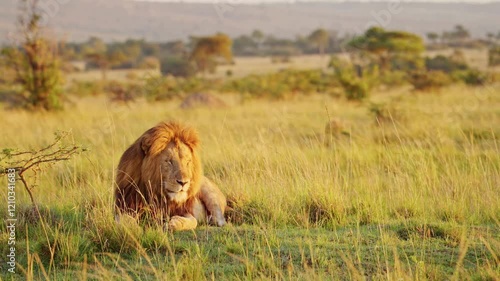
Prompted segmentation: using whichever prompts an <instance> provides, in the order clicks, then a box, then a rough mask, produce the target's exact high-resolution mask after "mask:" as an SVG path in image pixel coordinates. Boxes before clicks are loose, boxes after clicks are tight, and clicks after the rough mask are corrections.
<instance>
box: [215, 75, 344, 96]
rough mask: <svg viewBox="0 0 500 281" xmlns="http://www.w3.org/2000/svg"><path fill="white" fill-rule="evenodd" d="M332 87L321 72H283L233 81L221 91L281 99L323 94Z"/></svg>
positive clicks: (331, 82) (328, 77)
mask: <svg viewBox="0 0 500 281" xmlns="http://www.w3.org/2000/svg"><path fill="white" fill-rule="evenodd" d="M332 87H336V81H335V79H334V77H333V76H332V75H330V74H325V73H323V72H322V71H321V70H285V71H281V72H277V73H272V74H266V75H249V76H246V77H243V78H240V79H235V80H232V81H229V82H227V83H225V84H224V85H223V86H222V87H221V91H223V92H237V93H241V94H243V95H250V96H251V97H254V98H261V97H269V98H272V99H283V98H285V97H286V96H287V95H289V94H310V93H325V92H327V91H329V89H331V88H332Z"/></svg>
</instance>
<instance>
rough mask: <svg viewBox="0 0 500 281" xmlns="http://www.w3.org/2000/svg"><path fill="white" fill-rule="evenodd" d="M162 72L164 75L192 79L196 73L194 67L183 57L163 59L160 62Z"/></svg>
mask: <svg viewBox="0 0 500 281" xmlns="http://www.w3.org/2000/svg"><path fill="white" fill-rule="evenodd" d="M160 70H161V73H162V74H164V75H173V76H179V77H191V76H193V75H195V73H196V69H195V67H194V65H193V64H192V63H191V62H189V61H188V60H187V59H186V58H182V57H167V58H165V59H162V60H161V61H160Z"/></svg>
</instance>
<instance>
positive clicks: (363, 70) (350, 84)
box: [330, 58, 379, 101]
mask: <svg viewBox="0 0 500 281" xmlns="http://www.w3.org/2000/svg"><path fill="white" fill-rule="evenodd" d="M330 67H331V68H333V71H334V75H335V78H336V79H337V81H338V82H339V83H340V85H341V86H342V88H343V89H344V93H345V96H346V98H347V99H348V100H357V101H360V100H363V99H365V98H367V97H368V96H369V94H370V92H371V90H372V89H373V88H374V87H375V86H376V85H377V83H378V79H379V71H378V66H377V65H376V64H371V65H368V66H365V67H362V66H360V65H356V66H354V65H352V64H350V63H348V62H345V61H341V60H339V59H338V58H332V60H331V61H330Z"/></svg>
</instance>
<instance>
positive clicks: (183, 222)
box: [167, 215, 198, 231]
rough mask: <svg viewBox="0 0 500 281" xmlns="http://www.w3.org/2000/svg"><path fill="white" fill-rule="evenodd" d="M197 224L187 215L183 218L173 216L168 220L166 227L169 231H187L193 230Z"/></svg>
mask: <svg viewBox="0 0 500 281" xmlns="http://www.w3.org/2000/svg"><path fill="white" fill-rule="evenodd" d="M197 224H198V222H197V221H196V219H195V218H194V217H193V216H191V215H187V216H185V217H181V216H173V217H171V218H170V221H169V222H168V226H167V227H168V230H170V231H177V230H189V229H195V228H196V225H197Z"/></svg>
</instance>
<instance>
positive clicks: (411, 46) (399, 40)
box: [348, 27, 424, 72]
mask: <svg viewBox="0 0 500 281" xmlns="http://www.w3.org/2000/svg"><path fill="white" fill-rule="evenodd" d="M348 45H349V46H350V47H351V48H355V49H356V50H358V51H361V52H362V53H364V54H368V55H369V56H371V57H372V58H374V59H375V61H376V62H377V63H378V65H379V66H380V70H381V71H382V72H385V71H387V70H390V62H391V60H392V59H393V58H396V57H397V58H405V60H413V61H414V62H415V63H417V62H416V60H417V59H418V58H419V56H420V54H421V53H422V52H423V51H424V43H423V40H422V38H421V37H420V36H418V35H415V34H412V33H409V32H404V31H386V30H384V29H383V28H381V27H372V28H370V29H368V30H367V31H366V32H365V33H364V34H363V35H361V36H358V37H355V38H354V39H352V40H351V41H350V42H349V43H348Z"/></svg>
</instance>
